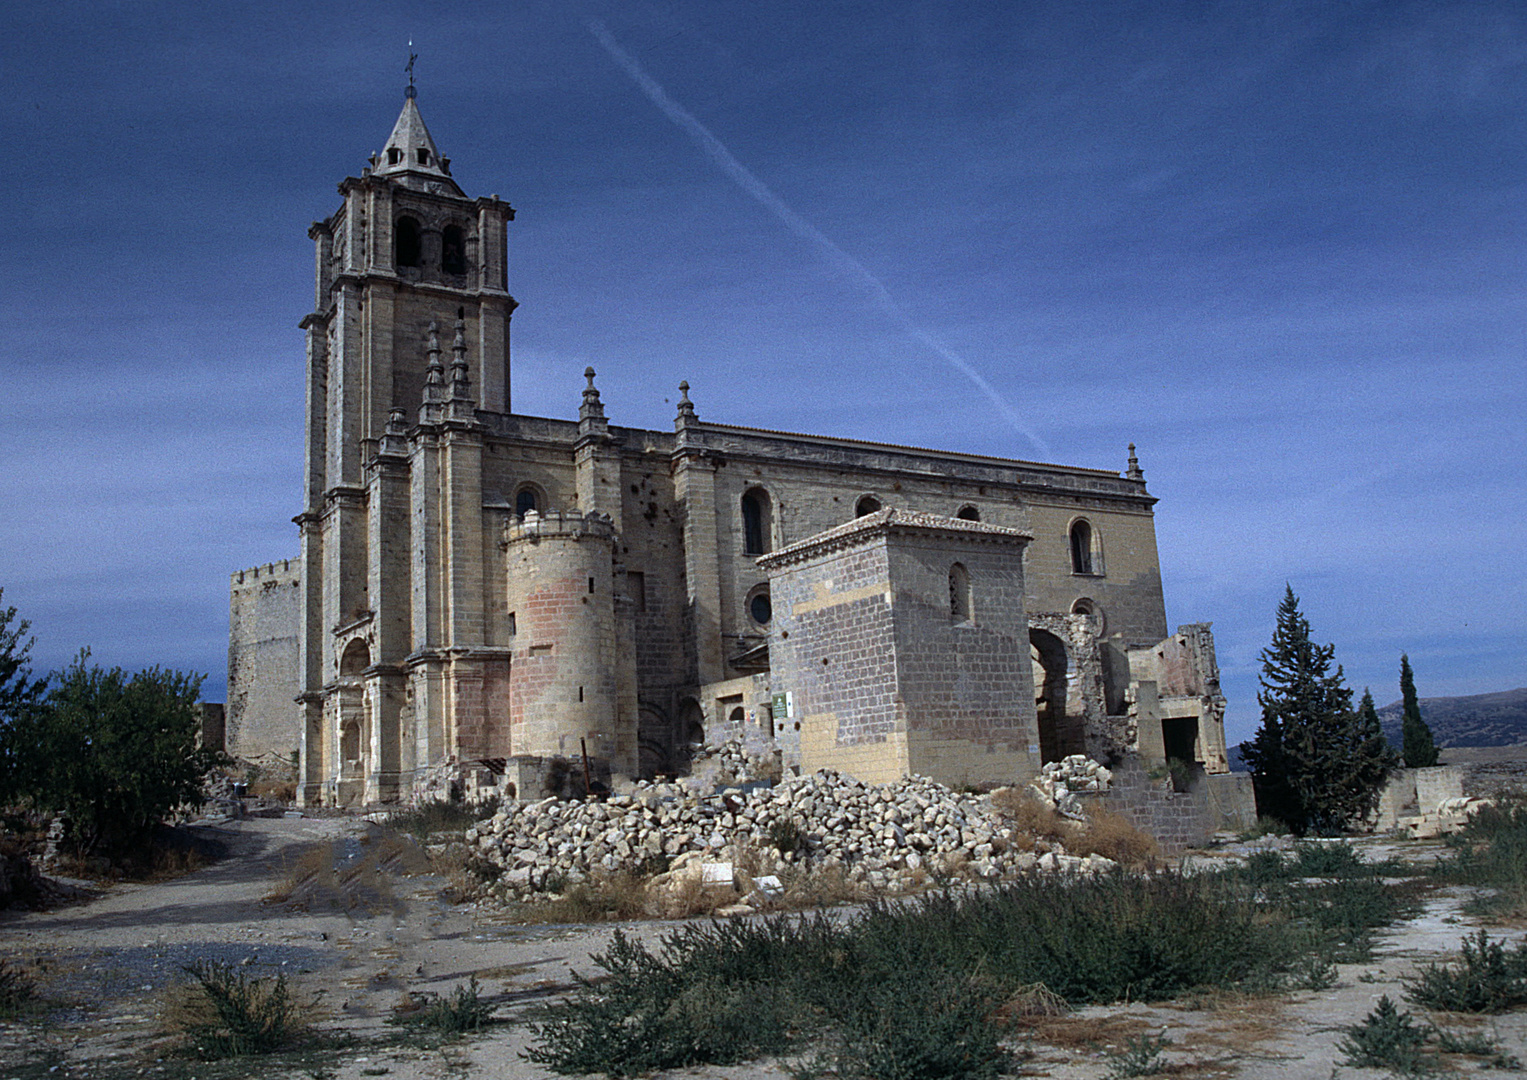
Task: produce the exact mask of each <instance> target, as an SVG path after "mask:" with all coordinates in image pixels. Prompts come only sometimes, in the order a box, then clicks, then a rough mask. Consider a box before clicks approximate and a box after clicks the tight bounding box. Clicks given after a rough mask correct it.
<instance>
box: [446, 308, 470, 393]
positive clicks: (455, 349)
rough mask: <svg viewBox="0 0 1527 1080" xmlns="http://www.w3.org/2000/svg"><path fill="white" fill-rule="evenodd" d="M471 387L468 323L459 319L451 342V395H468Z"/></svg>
mask: <svg viewBox="0 0 1527 1080" xmlns="http://www.w3.org/2000/svg"><path fill="white" fill-rule="evenodd" d="M471 388H472V376H471V369H470V368H469V367H468V366H467V324H466V322H465V321H464V320H462V319H457V320H456V339H455V340H454V341H452V342H451V397H453V398H464V397H467V396H469V391H470V390H471Z"/></svg>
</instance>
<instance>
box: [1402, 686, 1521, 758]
mask: <svg viewBox="0 0 1527 1080" xmlns="http://www.w3.org/2000/svg"><path fill="white" fill-rule="evenodd" d="M1400 713H1401V706H1400V702H1398V701H1396V702H1394V703H1393V704H1390V705H1385V706H1384V707H1383V708H1382V709H1380V710H1379V723H1381V724H1383V725H1384V737H1385V738H1387V739H1388V740H1389V741H1390V742H1391V743H1393V744H1394V745H1395V746H1399V745H1400ZM1421 719H1423V720H1425V721H1426V723H1427V726H1428V727H1430V728H1431V729H1432V738H1433V739H1435V740H1436V741H1437V745H1438V746H1517V745H1519V744H1522V743H1527V687H1520V688H1518V689H1516V690H1502V691H1499V692H1498V693H1494V694H1471V695H1470V696H1468V697H1439V698H1422V699H1421Z"/></svg>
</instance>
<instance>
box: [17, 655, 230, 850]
mask: <svg viewBox="0 0 1527 1080" xmlns="http://www.w3.org/2000/svg"><path fill="white" fill-rule="evenodd" d="M89 655H90V654H89V652H88V651H85V650H82V651H81V652H80V654H79V656H78V657H76V658H75V661H74V663H73V664H71V665H70V666H69V668H68V669H67V670H65V671H63V672H62V673H60V674H59V675H58V677H57V681H56V682H55V684H54V686H53V689H52V691H51V693H49V695H48V698H47V701H46V703H45V706H44V707H43V708H40V709H36V710H33V711H32V714H31V716H30V719H29V722H28V723H27V724H26V725H25V726H24V729H23V734H24V735H25V746H24V747H23V748H22V749H23V751H24V754H25V755H26V756H28V757H29V758H30V759H31V762H30V767H29V768H28V769H27V770H26V772H25V775H26V776H27V777H28V779H29V781H30V784H29V786H30V787H31V789H32V790H31V791H30V792H29V793H28V794H29V795H30V798H31V800H32V801H33V803H34V805H36V806H38V807H39V808H40V809H44V810H51V811H63V812H64V813H65V814H66V815H67V818H68V821H69V835H70V839H71V841H72V842H73V844H74V845H75V847H76V848H77V849H78V850H79V851H81V852H84V851H91V850H95V851H101V852H104V853H108V854H113V855H127V856H132V855H135V854H140V853H142V851H143V850H144V849H145V848H146V846H147V844H148V841H149V839H150V837H151V835H152V832H153V828H154V826H155V825H157V824H158V823H159V822H161V821H163V820H164V818H165V817H166V816H167V815H168V814H169V813H170V812H171V811H172V810H174V809H175V808H176V807H178V806H182V805H185V806H192V807H195V806H200V805H201V803H202V802H203V800H204V795H203V791H202V781H203V779H204V778H205V777H206V775H207V773H208V772H209V771H210V770H211V769H212V768H213V767H215V766H216V765H218V764H219V763H220V762H221V761H222V755H221V754H220V753H218V752H216V751H213V750H208V749H205V748H203V747H201V746H199V745H197V742H198V739H197V736H198V733H199V732H200V729H201V716H200V711H199V709H198V708H197V703H196V702H197V697H198V695H199V694H200V693H201V682H202V677H201V676H199V675H186V674H183V673H181V672H178V671H166V670H163V669H161V668H149V669H147V670H145V671H140V672H138V673H136V674H134V675H131V676H129V675H127V674H126V673H124V672H123V671H122V669H121V668H112V669H111V670H110V671H106V670H103V669H102V668H100V667H96V666H90V667H87V666H86V664H85V661H86V659H87V658H88V657H89Z"/></svg>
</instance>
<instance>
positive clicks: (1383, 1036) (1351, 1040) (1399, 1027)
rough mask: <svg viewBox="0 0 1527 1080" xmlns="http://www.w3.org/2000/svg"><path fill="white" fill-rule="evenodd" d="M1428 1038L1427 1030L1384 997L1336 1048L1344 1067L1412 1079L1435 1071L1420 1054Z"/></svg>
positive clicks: (1352, 1027) (1348, 1030)
mask: <svg viewBox="0 0 1527 1080" xmlns="http://www.w3.org/2000/svg"><path fill="white" fill-rule="evenodd" d="M1427 1038H1428V1033H1427V1030H1426V1028H1424V1027H1417V1026H1416V1025H1415V1022H1414V1020H1413V1019H1412V1017H1411V1015H1410V1013H1408V1012H1403V1013H1402V1012H1400V1011H1399V1010H1398V1009H1396V1008H1395V1004H1394V1002H1392V1001H1390V1000H1389V995H1388V994H1385V995H1384V996H1383V997H1381V998H1379V1003H1378V1006H1377V1007H1376V1008H1375V1009H1374V1010H1373V1011H1372V1012H1370V1013H1369V1014H1368V1015H1367V1017H1366V1018H1365V1019H1364V1020H1363V1022H1362V1023H1360V1024H1353V1025H1352V1026H1351V1027H1349V1028H1347V1029H1346V1035H1345V1036H1344V1037H1343V1038H1342V1040H1341V1042H1339V1043H1337V1044H1336V1048H1337V1049H1338V1050H1340V1051H1341V1052H1342V1054H1343V1055H1344V1057H1343V1060H1342V1064H1343V1065H1352V1066H1355V1067H1357V1068H1372V1069H1389V1070H1391V1071H1392V1072H1397V1073H1400V1074H1401V1075H1403V1076H1415V1075H1417V1074H1419V1073H1426V1072H1431V1071H1433V1068H1434V1066H1433V1064H1432V1062H1431V1060H1430V1059H1428V1058H1427V1057H1426V1056H1425V1055H1424V1054H1423V1050H1424V1048H1425V1046H1426V1043H1427Z"/></svg>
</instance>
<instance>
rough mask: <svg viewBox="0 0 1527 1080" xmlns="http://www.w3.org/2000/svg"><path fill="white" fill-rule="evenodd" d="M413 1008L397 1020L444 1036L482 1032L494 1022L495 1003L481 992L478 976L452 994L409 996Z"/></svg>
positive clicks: (396, 1020)
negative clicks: (484, 998)
mask: <svg viewBox="0 0 1527 1080" xmlns="http://www.w3.org/2000/svg"><path fill="white" fill-rule="evenodd" d="M409 1004H410V1008H409V1009H408V1010H407V1011H404V1012H400V1013H399V1014H398V1016H397V1017H395V1018H394V1021H395V1022H396V1023H400V1024H407V1025H409V1026H410V1027H420V1028H426V1029H428V1030H430V1031H435V1032H438V1033H440V1034H441V1035H465V1034H467V1033H468V1032H475V1031H481V1030H482V1029H483V1028H484V1027H486V1026H487V1025H488V1024H489V1023H491V1022H492V1017H493V1006H492V1005H491V1004H490V1003H488V1002H486V1001H484V1000H483V999H482V997H481V995H480V993H479V988H478V985H477V976H476V975H473V976H472V978H471V980H470V981H469V982H468V983H467V985H466V986H458V987H456V989H455V990H454V991H452V992H451V993H450V994H448V995H446V996H444V997H442V996H441V995H439V994H431V993H427V992H426V993H421V994H410V995H409Z"/></svg>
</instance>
